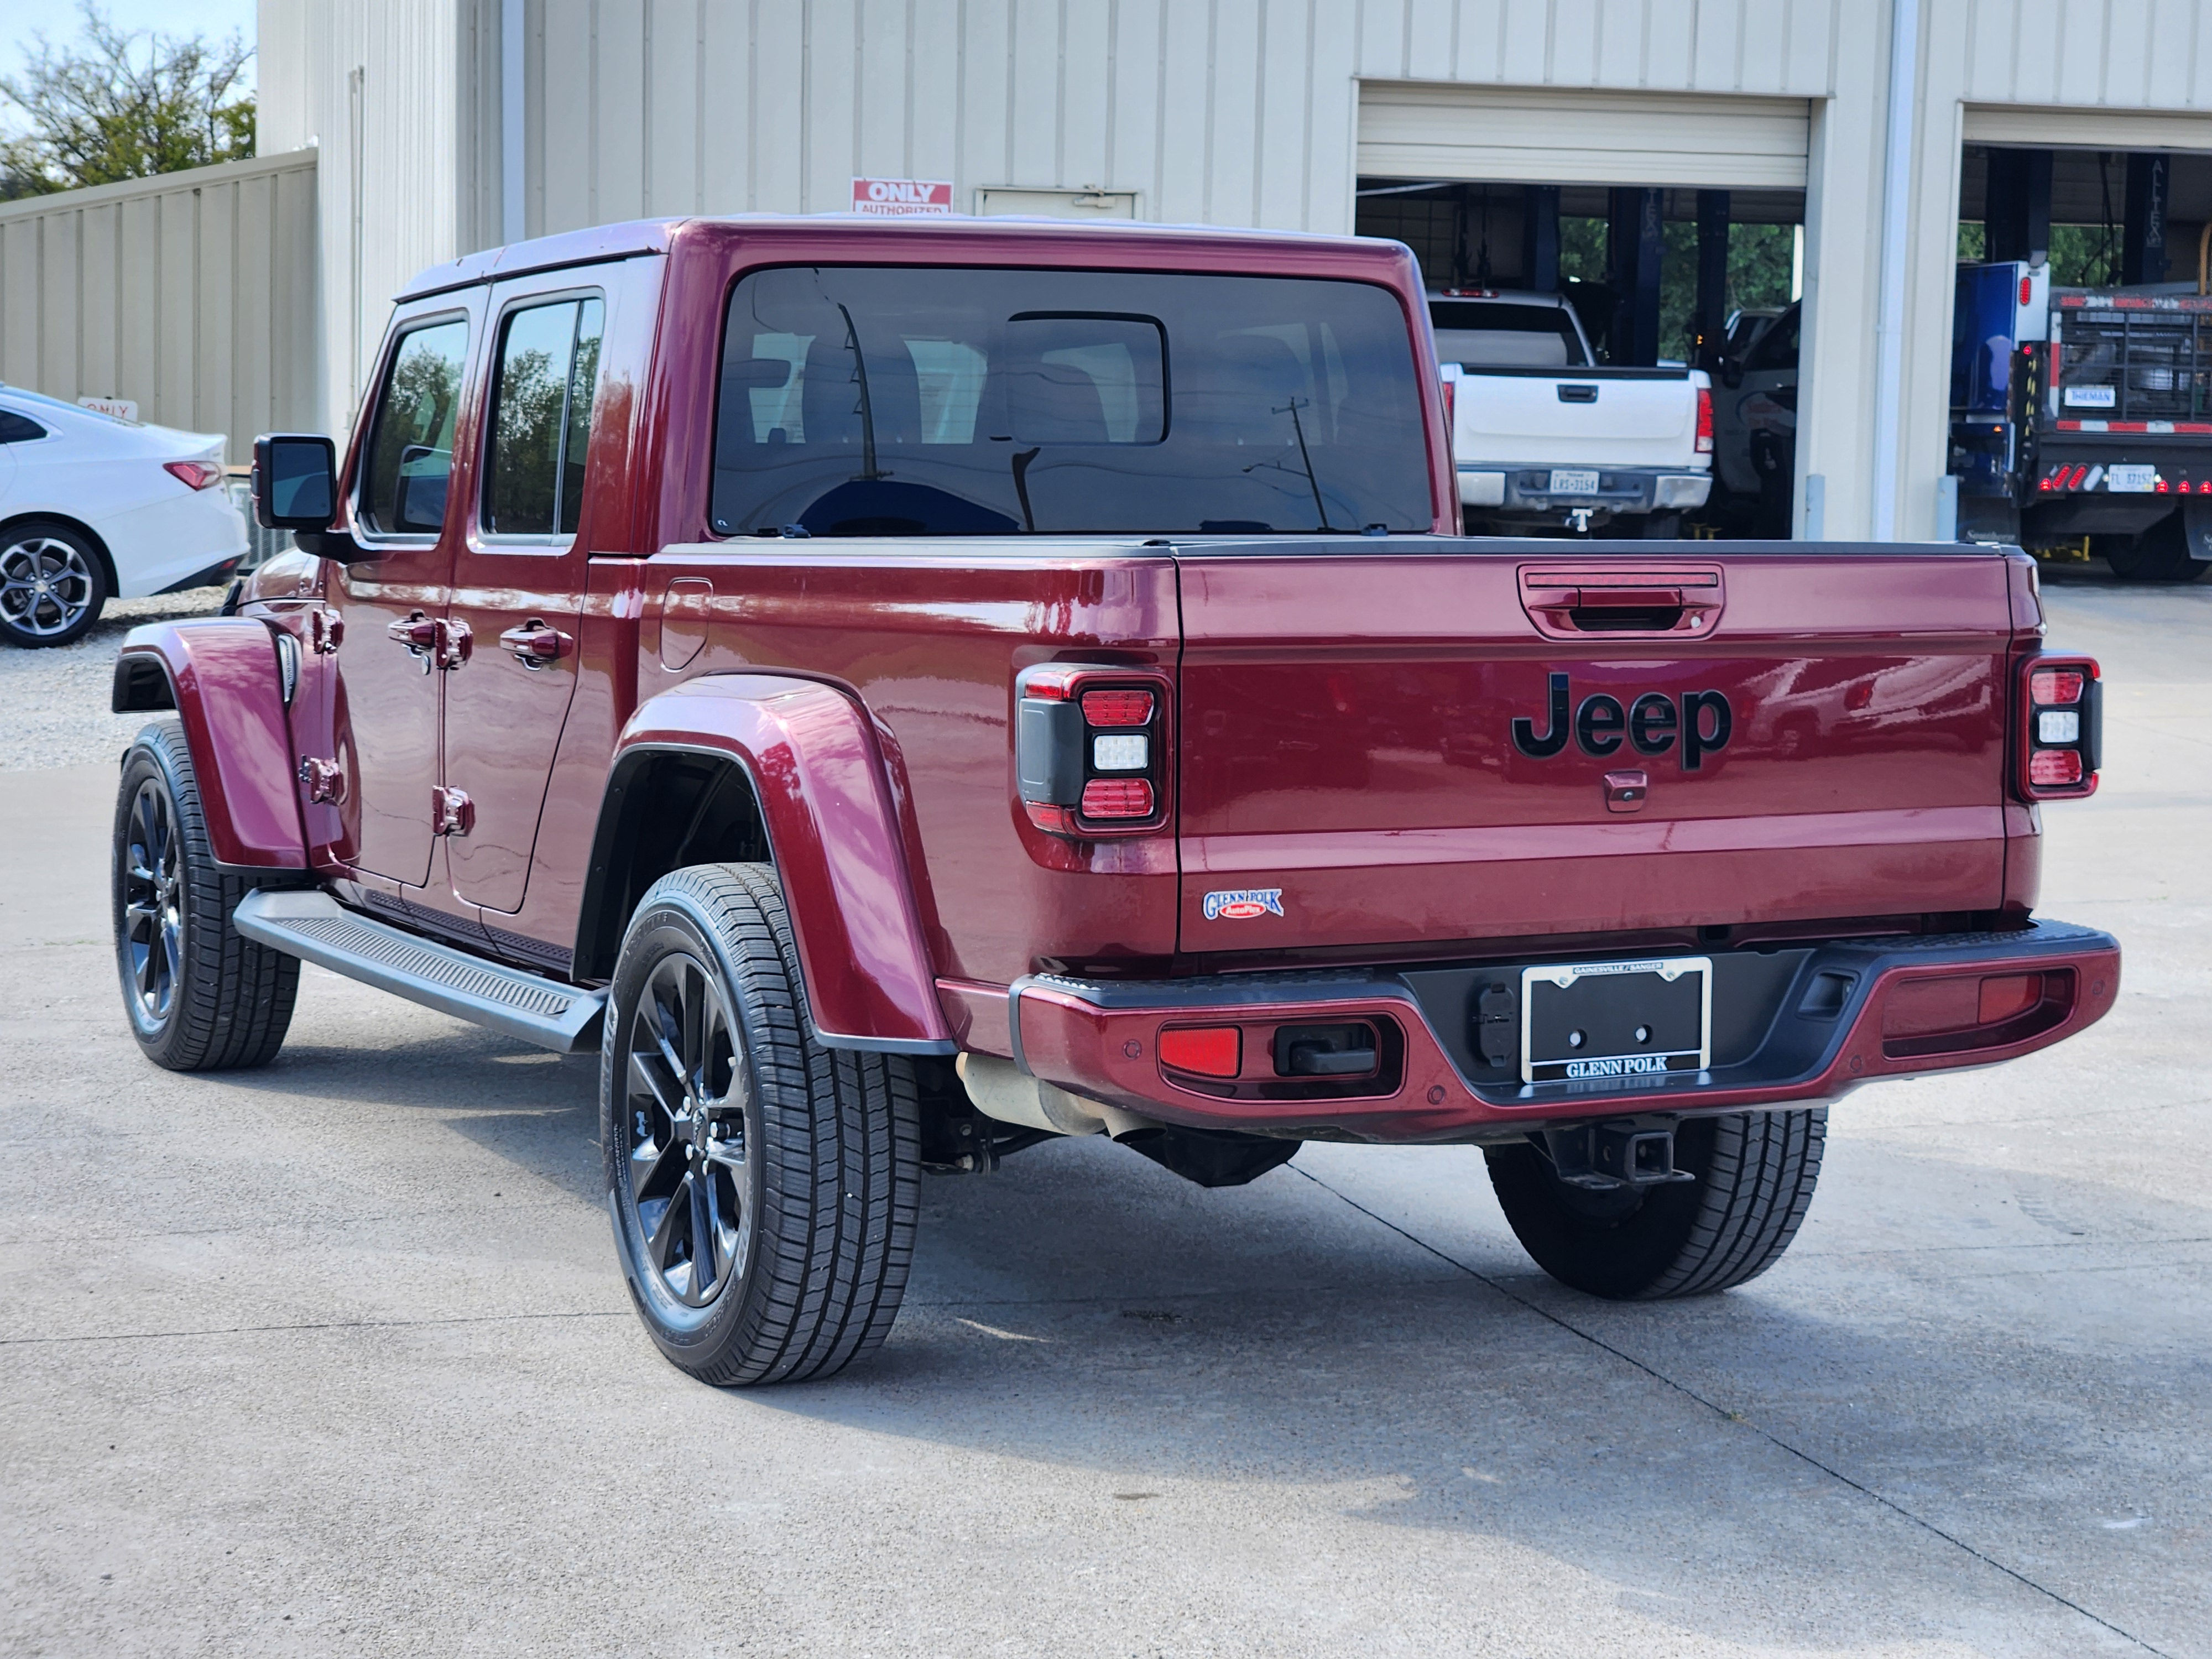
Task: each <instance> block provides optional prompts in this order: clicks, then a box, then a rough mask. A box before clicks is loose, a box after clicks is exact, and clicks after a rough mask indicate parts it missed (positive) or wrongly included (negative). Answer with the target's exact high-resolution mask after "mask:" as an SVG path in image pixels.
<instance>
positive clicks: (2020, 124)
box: [1965, 104, 2212, 149]
mask: <svg viewBox="0 0 2212 1659" xmlns="http://www.w3.org/2000/svg"><path fill="white" fill-rule="evenodd" d="M1965 131H1966V143H1970V144H2027V145H2031V146H2034V147H2037V148H2044V147H2049V146H2056V147H2058V148H2062V149H2063V148H2069V147H2078V148H2080V149H2212V119H2208V118H2205V117H2204V116H2202V115H2182V114H2177V113H2172V112H2165V111H2159V110H2132V109H2033V108H2026V107H2022V106H2010V107H2001V108H1990V107H1988V106H1981V105H1975V104H1969V105H1967V106H1966V129H1965Z"/></svg>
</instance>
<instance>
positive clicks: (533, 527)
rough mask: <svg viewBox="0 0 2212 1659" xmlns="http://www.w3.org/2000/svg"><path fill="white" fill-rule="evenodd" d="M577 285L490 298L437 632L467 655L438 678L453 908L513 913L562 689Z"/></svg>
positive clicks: (584, 424) (583, 541)
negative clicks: (463, 506) (442, 621)
mask: <svg viewBox="0 0 2212 1659" xmlns="http://www.w3.org/2000/svg"><path fill="white" fill-rule="evenodd" d="M591 276H592V273H591V272H589V271H586V272H577V271H574V270H569V271H563V272H560V273H557V274H556V275H552V276H543V277H539V278H537V279H535V280H534V281H532V282H526V283H509V284H507V285H505V286H503V287H501V288H500V289H497V290H495V293H494V295H493V308H492V312H491V318H492V323H491V326H492V327H493V329H494V330H495V334H494V336H493V341H492V351H491V367H490V380H489V393H488V401H487V403H486V404H485V414H484V438H483V461H482V464H481V466H480V468H479V472H480V481H479V483H478V485H477V489H476V490H475V492H474V494H475V496H476V501H475V503H474V505H475V509H476V510H475V513H474V514H473V517H474V518H475V520H476V525H475V529H474V532H473V533H472V534H471V535H470V536H469V537H467V538H466V539H465V541H464V542H463V543H462V544H461V545H460V547H459V550H458V551H457V554H456V562H455V566H454V572H453V596H452V605H451V611H450V620H449V623H448V625H449V627H450V628H451V629H453V632H454V634H455V635H456V636H457V637H464V638H465V640H466V641H467V653H468V655H467V660H466V662H465V664H464V665H462V666H461V667H460V668H459V669H458V670H457V671H454V672H453V673H451V674H448V675H447V676H445V679H446V713H445V730H446V738H445V744H446V757H445V781H446V784H447V787H448V788H449V789H452V790H456V791H458V792H459V803H460V804H459V805H458V806H457V810H458V811H460V812H461V813H463V814H464V815H465V817H464V821H463V822H462V823H459V825H457V826H456V827H455V831H454V833H453V836H452V837H451V839H450V840H449V841H448V842H447V860H448V864H449V867H450V868H451V870H452V872H453V890H454V892H455V893H457V894H458V895H459V896H460V897H461V898H463V899H465V900H466V901H467V902H470V903H471V904H477V905H482V906H483V908H485V909H487V910H494V911H513V910H516V909H519V908H521V904H522V896H523V889H524V887H525V885H526V883H527V881H528V879H529V875H530V860H531V850H532V846H533V845H534V843H535V842H536V840H537V835H538V818H539V816H540V814H541V811H542V810H543V808H544V801H545V786H546V780H547V778H548V777H549V776H550V774H551V772H552V769H553V753H554V750H555V748H556V745H557V744H559V742H560V739H561V727H562V721H563V720H565V719H566V718H567V716H568V702H569V699H570V698H571V696H574V692H575V689H576V646H577V641H578V636H579V634H580V626H579V621H580V617H581V614H582V608H583V592H584V587H585V569H584V565H585V560H586V550H587V549H588V547H589V546H590V537H591V524H590V508H589V506H588V504H587V502H586V491H585V487H584V486H585V479H586V466H585V460H586V453H587V451H588V449H589V447H590V440H591V432H592V406H593V404H594V402H595V400H596V396H595V394H596V392H597V390H598V386H599V358H600V349H599V348H600V343H601V341H602V340H603V339H604V337H605V332H606V329H605V324H606V312H607V301H606V295H605V290H604V289H603V288H602V287H600V286H599V285H598V284H596V283H592V281H591V280H590V278H591ZM580 278H581V280H580Z"/></svg>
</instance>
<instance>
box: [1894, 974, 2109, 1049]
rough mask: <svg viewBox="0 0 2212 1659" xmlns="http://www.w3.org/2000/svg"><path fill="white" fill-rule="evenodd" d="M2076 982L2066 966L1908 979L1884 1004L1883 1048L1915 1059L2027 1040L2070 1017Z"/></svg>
mask: <svg viewBox="0 0 2212 1659" xmlns="http://www.w3.org/2000/svg"><path fill="white" fill-rule="evenodd" d="M2074 997H2075V977H2074V974H2073V970H2072V969H2065V968H2061V969H2053V970H2052V971H2051V972H2048V973H2040V974H1990V975H1981V974H1974V973H1966V974H1957V975H1951V974H1946V975H1939V976H1937V977H1936V978H1932V979H1915V980H1907V981H1905V982H1904V983H1902V984H1899V985H1894V986H1892V987H1890V990H1889V993H1888V995H1887V998H1886V1000H1884V1001H1883V1003H1882V1009H1881V1037H1882V1052H1883V1053H1884V1054H1887V1056H1888V1057H1889V1058H1890V1059H1892V1060H1910V1059H1913V1058H1917V1057H1919V1056H1923V1055H1928V1054H1964V1053H1967V1052H1969V1051H1971V1050H1972V1049H1976V1048H2003V1047H2005V1046H2006V1045H2007V1044H2008V1043H2014V1042H2024V1041H2026V1040H2027V1038H2029V1037H2032V1036H2038V1035H2039V1034H2040V1033H2042V1032H2045V1031H2047V1030H2050V1029H2051V1027H2052V1026H2054V1025H2057V1024H2063V1022H2064V1021H2065V1019H2066V1018H2067V1016H2068V1015H2069V1013H2071V1012H2072V1011H2073V1007H2074Z"/></svg>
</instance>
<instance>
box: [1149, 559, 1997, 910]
mask: <svg viewBox="0 0 2212 1659" xmlns="http://www.w3.org/2000/svg"><path fill="white" fill-rule="evenodd" d="M1674 545H1675V546H1676V547H1677V548H1679V547H1680V546H1681V544H1674ZM1467 547H1468V544H1465V543H1458V544H1453V543H1447V544H1443V547H1441V548H1440V549H1439V550H1437V551H1433V552H1419V551H1413V550H1407V548H1406V546H1405V544H1402V543H1401V544H1396V546H1395V548H1391V547H1389V544H1385V546H1384V547H1379V548H1378V549H1377V550H1376V552H1374V553H1372V554H1368V555H1364V556H1363V555H1356V554H1349V555H1339V554H1336V553H1334V552H1329V553H1323V552H1321V551H1320V550H1316V551H1315V552H1314V553H1311V554H1307V555H1303V556H1301V555H1290V556H1277V555H1274V554H1273V553H1261V552H1259V551H1257V550H1255V553H1254V554H1253V555H1252V556H1237V555H1234V554H1226V553H1225V554H1222V555H1213V556H1209V555H1207V554H1205V553H1197V554H1179V559H1180V562H1181V565H1182V605H1183V629H1184V647H1183V659H1182V719H1181V721H1180V727H1181V732H1182V740H1181V747H1180V768H1181V777H1180V783H1179V792H1180V799H1181V809H1180V818H1179V832H1180V834H1181V836H1182V868H1183V886H1182V925H1181V931H1180V936H1179V937H1180V943H1181V948H1182V949H1183V950H1185V951H1248V950H1272V949H1279V948H1285V947H1298V948H1313V947H1334V946H1356V945H1390V944H1397V943H1408V942H1413V941H1419V942H1422V943H1425V944H1435V943H1441V942H1446V941H1450V940H1455V939H1498V938H1509V937H1522V938H1525V937H1531V936H1542V935H1547V934H1558V933H1607V932H1616V931H1625V930H1631V929H1640V928H1656V927H1683V926H1689V925H1717V924H1736V925H1741V924H1747V923H1749V924H1757V923H1773V922H1785V921H1808V920H1814V919H1820V918H1841V917H1853V916H1869V915H1912V914H1916V913H1920V912H1926V911H1939V910H1943V911H1958V910H1970V909H1982V908H1996V906H1997V905H1998V904H1999V902H2000V900H2001V895H2002V888H2003V882H2004V857H2005V843H2004V807H2003V796H2002V790H2003V783H2004V775H2005V774H2004V752H2005V750H2004V743H2005V729H2006V714H2005V706H2004V699H2003V698H2002V696H2000V695H1999V691H2000V688H2001V687H2002V684H2004V678H2003V677H2004V671H2005V662H2006V658H2007V653H2008V649H2009V644H2010V635H2011V622H2010V603H2009V599H2008V577H2007V568H2006V563H2005V561H2004V559H2003V558H2002V556H1996V555H1984V554H1978V553H1972V552H1960V553H1956V554H1953V553H1942V554H1932V553H1918V554H1898V553H1876V552H1868V553H1864V554H1857V553H1848V552H1826V553H1819V554H1804V555H1797V554H1772V553H1761V554H1734V555H1731V554H1728V553H1717V554H1707V553H1704V552H1703V551H1700V552H1699V553H1698V554H1696V555H1694V556H1692V555H1691V554H1689V553H1687V552H1681V553H1675V552H1672V551H1670V552H1668V553H1664V554H1656V555H1655V554H1651V553H1644V552H1639V551H1638V550H1637V549H1636V548H1635V547H1634V546H1633V545H1632V544H1613V545H1612V546H1611V547H1600V548H1597V549H1595V550H1578V551H1567V550H1562V551H1561V552H1559V553H1558V554H1556V555H1553V554H1548V553H1545V554H1538V553H1534V552H1531V551H1529V550H1528V544H1521V547H1520V550H1516V551H1505V550H1499V551H1490V552H1476V551H1472V550H1460V549H1465V548H1467ZM1670 607H1672V609H1673V611H1674V614H1673V615H1672V616H1670V615H1669V609H1670ZM1692 619H1694V620H1692ZM1624 623H1625V624H1627V626H1626V627H1623V626H1622V625H1623V624H1624ZM1638 624H1641V626H1640V627H1639V626H1638ZM1586 628H1596V629H1603V630H1604V631H1601V632H1595V633H1593V632H1588V631H1584V629H1586ZM1692 720H1695V722H1696V730H1695V735H1694V737H1692V733H1691V731H1690V722H1691V721H1692ZM1635 773H1641V774H1642V775H1643V778H1642V782H1641V784H1640V785H1639V784H1638V783H1637V782H1636V781H1634V780H1633V779H1632V778H1626V777H1622V776H1618V775H1621V774H1635ZM1609 774H1613V775H1616V776H1614V777H1613V778H1612V779H1611V781H1608V775H1609ZM1225 895H1228V896H1225ZM1271 895H1272V896H1271ZM1209 912H1210V913H1211V914H1209Z"/></svg>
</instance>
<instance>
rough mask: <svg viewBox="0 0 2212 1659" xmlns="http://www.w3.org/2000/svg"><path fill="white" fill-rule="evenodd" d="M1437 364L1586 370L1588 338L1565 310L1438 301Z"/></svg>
mask: <svg viewBox="0 0 2212 1659" xmlns="http://www.w3.org/2000/svg"><path fill="white" fill-rule="evenodd" d="M1429 320H1430V322H1431V323H1432V324H1434V325H1435V326H1436V331H1437V362H1445V363H1457V364H1459V365H1460V366H1461V367H1462V368H1485V367H1488V368H1583V367H1584V366H1585V365H1586V364H1587V363H1588V362H1589V359H1588V358H1587V357H1585V356H1583V343H1582V337H1581V336H1580V335H1578V334H1577V333H1576V332H1575V322H1574V319H1573V318H1572V317H1571V316H1570V315H1569V314H1568V313H1567V309H1566V307H1564V306H1516V305H1512V304H1510V303H1499V302H1496V301H1488V300H1438V301H1432V302H1431V304H1430V306H1429Z"/></svg>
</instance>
